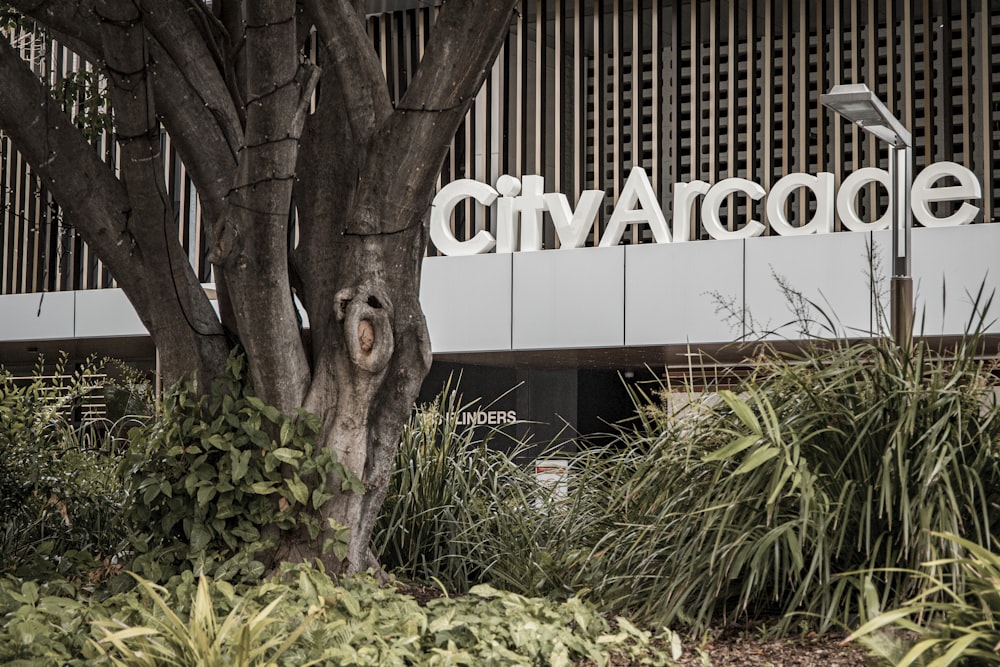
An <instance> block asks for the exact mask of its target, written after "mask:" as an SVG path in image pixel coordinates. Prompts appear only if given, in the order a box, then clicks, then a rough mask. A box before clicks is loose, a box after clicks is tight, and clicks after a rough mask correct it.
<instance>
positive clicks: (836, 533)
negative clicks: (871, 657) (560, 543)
mask: <svg viewBox="0 0 1000 667" xmlns="http://www.w3.org/2000/svg"><path fill="white" fill-rule="evenodd" d="M977 344H978V341H977V340H975V338H970V339H969V340H966V341H965V342H963V343H962V344H961V345H960V346H959V347H958V348H957V349H956V350H955V351H954V354H951V355H947V356H943V355H934V354H932V353H931V351H930V350H929V349H928V348H927V347H926V346H924V345H922V344H917V345H915V346H914V347H913V348H912V349H907V348H898V347H895V346H894V345H892V344H891V343H887V342H883V341H878V342H875V343H871V344H864V345H855V346H850V347H849V346H846V345H833V346H832V347H830V348H829V349H820V348H814V349H812V350H808V351H806V352H805V353H803V354H799V355H791V356H786V355H780V354H777V353H774V354H771V355H768V356H766V357H763V358H761V359H760V360H758V365H757V370H756V371H755V374H754V375H753V376H752V377H751V378H749V379H748V380H747V381H746V382H745V383H743V384H742V385H741V386H740V388H739V391H738V393H725V392H724V393H723V397H724V398H725V401H724V403H722V404H720V405H717V406H707V407H708V408H709V409H710V412H711V417H710V419H708V420H696V421H695V422H694V423H693V424H692V425H691V428H690V429H689V431H688V433H687V436H686V438H684V439H682V440H675V439H673V438H663V439H656V438H655V432H654V433H651V434H648V435H643V439H644V440H645V441H648V440H649V435H652V436H653V444H652V446H648V445H645V443H644V444H643V446H644V447H645V446H648V453H647V454H646V455H645V456H644V459H643V461H642V462H641V464H640V466H639V468H638V469H637V472H636V474H635V475H633V476H631V477H630V478H628V479H627V480H626V483H625V484H624V485H623V486H622V487H621V489H620V491H619V492H618V493H617V494H615V496H614V497H613V499H612V501H611V507H612V508H614V511H615V512H618V513H620V516H619V518H618V519H617V520H616V524H617V525H616V527H615V529H614V530H613V531H612V532H611V533H610V534H609V535H608V537H607V538H606V540H605V541H604V542H603V543H602V545H601V548H595V549H594V551H593V552H592V554H591V559H590V561H591V562H590V565H589V567H590V569H591V570H592V573H591V575H590V583H591V585H594V586H595V592H596V594H597V595H599V596H600V597H601V598H602V599H603V600H604V601H605V602H606V603H608V604H611V605H613V606H615V607H619V608H620V607H626V608H630V609H633V610H634V611H635V612H636V613H638V614H639V615H640V617H641V618H644V619H646V620H650V621H653V620H655V621H656V622H658V623H659V622H666V623H670V622H676V621H683V622H685V623H689V624H692V625H693V626H694V627H696V628H701V627H704V626H705V624H707V623H709V622H710V621H711V620H712V619H713V618H714V617H716V616H717V615H719V614H721V615H723V616H724V617H726V618H731V617H733V616H734V615H738V614H749V615H751V616H758V615H761V614H774V613H778V614H784V615H786V620H785V621H784V624H783V626H784V627H786V628H787V627H788V625H789V624H790V623H791V617H790V616H788V615H789V614H792V613H796V612H797V613H805V614H808V615H811V616H812V617H814V618H816V619H817V621H818V623H819V626H820V628H824V629H825V628H827V627H829V626H830V625H831V624H834V623H843V624H848V623H851V622H852V619H856V618H859V617H860V618H863V617H864V616H865V614H866V613H867V609H868V606H869V605H868V604H867V601H866V597H865V592H866V582H869V583H871V582H873V583H874V584H876V585H877V587H878V588H879V589H880V590H882V596H883V597H882V600H881V603H882V604H899V603H901V602H902V601H904V600H906V599H908V598H909V597H911V596H913V595H916V594H919V593H920V592H921V591H926V590H927V581H928V580H926V579H924V580H921V579H914V578H912V577H910V576H908V575H906V574H904V573H902V570H912V569H915V568H916V567H917V566H918V565H919V564H920V563H921V562H923V561H933V562H935V563H936V565H935V566H934V567H935V570H934V572H933V574H934V576H939V575H941V574H943V573H944V571H946V570H949V571H950V572H951V575H952V576H953V581H954V582H956V585H959V586H960V582H961V576H960V570H961V567H960V565H959V563H958V562H956V561H950V560H947V558H946V557H948V556H952V555H954V546H953V543H951V542H949V541H948V540H945V539H943V538H941V537H940V535H939V534H940V533H953V534H961V535H964V536H966V537H967V538H968V539H969V540H971V541H972V542H974V543H976V544H980V545H985V544H989V541H990V539H991V536H992V535H994V534H995V530H996V526H995V525H994V523H993V522H994V520H995V519H994V516H993V514H992V511H991V508H992V505H993V502H994V501H995V493H996V489H997V488H998V486H997V481H998V475H997V442H998V439H1000V419H998V415H1000V412H998V408H997V404H996V397H995V394H994V393H993V384H994V381H993V376H992V374H991V371H992V367H991V366H990V364H988V363H987V362H984V361H981V360H980V359H979V358H978V357H977V347H978V346H977ZM649 425H650V426H653V427H655V420H654V421H652V422H650V424H649ZM665 432H668V431H667V430H665ZM623 445H624V446H625V447H629V446H630V436H626V437H624V438H623ZM942 557H945V559H944V560H939V559H940V558H942ZM601 572H603V575H602V576H601V578H600V579H599V580H598V579H597V577H596V576H595V574H600V573H601Z"/></svg>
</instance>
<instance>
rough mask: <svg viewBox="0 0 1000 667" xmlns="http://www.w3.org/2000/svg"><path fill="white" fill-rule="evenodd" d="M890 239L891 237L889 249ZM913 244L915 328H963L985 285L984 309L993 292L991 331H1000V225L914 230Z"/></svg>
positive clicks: (953, 331) (952, 330)
mask: <svg viewBox="0 0 1000 667" xmlns="http://www.w3.org/2000/svg"><path fill="white" fill-rule="evenodd" d="M887 236H888V235H887ZM890 243H891V242H890V241H889V240H888V238H887V240H886V249H887V251H888V250H889V245H890ZM912 243H913V255H912V261H911V271H912V273H913V293H914V312H915V313H916V322H915V324H914V330H915V331H917V332H919V331H920V330H921V328H923V330H924V332H925V333H926V334H927V335H931V336H933V335H939V334H942V333H948V334H956V333H962V332H964V331H965V329H966V327H967V325H968V323H969V319H970V316H973V315H974V310H975V308H974V305H973V304H974V302H975V300H976V294H977V292H978V291H979V288H980V285H982V287H983V298H982V302H983V303H981V304H980V306H979V307H980V308H982V307H983V306H985V301H987V300H988V299H989V297H990V296H991V295H993V296H994V299H993V306H992V308H991V314H987V317H986V320H985V323H986V324H988V325H989V326H988V327H987V329H986V331H988V332H991V333H997V332H1000V322H998V321H997V318H998V316H1000V225H967V226H964V227H950V228H938V229H928V228H919V229H914V230H913V236H912ZM886 266H888V264H886ZM887 284H888V282H887ZM974 319H976V320H978V318H974Z"/></svg>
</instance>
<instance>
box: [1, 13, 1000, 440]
mask: <svg viewBox="0 0 1000 667" xmlns="http://www.w3.org/2000/svg"><path fill="white" fill-rule="evenodd" d="M369 10H370V12H371V15H370V17H369V32H370V35H371V38H372V41H373V43H374V44H375V46H376V48H377V50H378V51H379V53H380V54H381V58H382V63H383V68H384V71H385V74H386V79H387V82H388V85H389V88H390V91H391V93H392V95H393V96H394V97H395V98H396V99H398V98H399V96H400V95H401V94H402V91H403V90H405V87H406V84H407V82H408V80H409V77H410V75H411V73H412V71H413V70H414V68H415V65H416V63H417V62H419V59H420V55H421V52H422V46H423V44H424V43H425V42H426V39H427V37H428V35H429V34H430V33H431V32H432V31H433V23H434V14H435V11H436V9H435V7H434V6H432V5H430V4H429V3H426V2H415V1H414V2H408V1H407V0H395V1H388V0H387V1H383V2H370V3H369ZM19 44H20V46H21V48H22V49H29V50H32V51H31V53H32V54H33V60H34V61H35V62H36V63H38V67H39V68H40V70H39V71H40V72H42V73H45V74H47V75H48V76H50V77H51V78H52V80H53V82H54V83H55V82H57V81H59V80H62V79H66V78H68V79H70V80H72V79H73V77H74V74H73V73H74V72H79V71H81V70H82V71H87V70H88V68H89V66H88V65H87V64H86V63H82V62H81V61H80V60H79V59H78V58H75V57H74V56H73V55H72V54H70V53H68V52H67V51H65V50H64V49H62V48H60V47H59V45H58V44H54V43H52V42H51V41H49V40H45V39H44V38H42V37H40V36H30V35H28V36H23V37H22V38H20V43H19ZM36 51H37V53H36ZM862 82H863V83H865V84H867V85H868V87H869V88H871V89H872V90H873V91H874V92H875V93H876V94H877V95H878V96H879V97H880V98H881V99H882V100H884V101H885V103H886V105H887V106H888V108H889V110H890V111H891V112H892V113H893V114H894V115H896V116H897V117H898V118H899V119H900V120H901V121H902V123H903V124H904V125H905V126H906V127H907V128H908V129H909V130H910V131H911V133H912V136H913V148H912V155H913V173H914V175H915V182H914V185H915V186H917V189H915V190H914V204H915V207H914V210H915V219H916V222H915V228H914V231H913V248H912V256H911V259H912V266H913V275H914V281H915V291H916V313H917V322H916V325H915V326H916V327H917V329H918V332H919V333H921V334H923V335H925V336H927V337H929V338H932V339H937V340H941V341H947V340H949V339H951V338H952V337H954V336H956V335H959V334H961V333H962V332H963V331H964V330H965V329H966V328H967V325H968V322H969V321H970V319H975V317H976V314H977V308H979V306H980V305H981V303H979V304H978V305H977V299H976V295H977V294H978V293H980V286H982V287H983V293H985V294H989V293H990V292H991V291H992V290H993V289H994V288H995V287H996V286H997V284H998V282H1000V277H998V276H1000V264H998V259H997V258H998V257H1000V226H995V225H993V224H992V223H993V222H994V219H995V217H996V213H995V212H996V210H997V206H998V205H1000V199H998V195H1000V2H996V1H995V0H918V1H916V2H910V1H909V0H896V1H892V0H881V1H875V0H817V1H816V2H808V3H806V2H798V1H794V0H627V1H626V0H593V1H583V0H523V1H522V3H521V4H520V6H519V9H518V12H517V13H516V15H515V16H514V17H513V19H512V22H511V25H510V30H509V34H508V37H507V41H506V44H505V46H504V48H503V50H502V51H501V53H500V55H499V57H498V59H497V62H496V64H495V65H494V67H493V69H492V71H491V72H490V75H489V77H488V79H487V81H486V84H485V85H484V86H483V89H482V90H481V91H480V93H479V95H478V96H477V98H476V100H475V102H474V104H473V106H472V109H471V110H470V112H469V115H468V118H467V119H466V122H465V123H464V125H463V127H462V128H461V130H460V131H459V133H458V134H457V136H456V137H455V141H454V144H453V146H452V148H451V150H450V151H449V154H448V157H447V159H446V160H445V163H444V165H443V167H442V175H441V180H440V188H441V192H442V193H444V194H445V195H447V194H448V193H451V194H452V195H453V196H451V197H447V196H446V197H444V198H443V199H440V200H437V202H436V203H441V204H442V207H441V208H442V209H445V210H446V211H447V213H448V215H447V216H446V218H444V219H439V220H437V221H436V224H437V227H436V230H437V231H436V234H435V241H436V243H435V244H432V246H431V247H430V248H429V249H428V257H427V258H426V259H425V265H424V277H423V282H422V292H421V298H422V301H423V303H424V307H425V312H426V314H427V318H428V324H429V326H430V330H431V340H432V345H433V348H434V352H435V357H436V362H437V365H436V368H435V369H434V371H433V372H432V376H431V379H430V381H429V385H428V386H429V387H431V386H434V385H435V383H438V382H440V380H441V379H442V377H443V376H444V375H445V374H446V373H448V372H450V371H453V370H457V369H460V368H465V369H466V379H467V380H468V381H469V382H471V383H472V388H469V387H468V386H467V392H466V393H467V394H468V395H470V396H471V395H479V394H482V395H483V398H484V405H485V404H490V403H491V401H493V399H496V398H497V397H498V396H500V395H503V396H504V397H503V398H502V399H499V402H496V403H493V407H492V408H490V410H485V412H491V411H492V412H496V413H498V414H499V413H504V415H505V418H506V416H507V415H509V414H510V413H514V414H515V415H516V417H518V418H521V419H523V418H533V419H536V420H539V421H546V422H548V423H550V424H551V425H552V426H551V429H549V430H548V431H545V429H542V431H544V433H543V435H544V434H554V433H555V431H556V430H558V429H559V428H561V427H562V426H563V423H564V422H565V423H567V424H569V426H570V427H571V428H577V429H579V430H583V431H587V432H589V431H594V430H599V429H600V420H601V419H606V420H613V419H615V418H618V417H620V416H623V414H624V413H627V411H628V407H627V402H626V401H625V399H624V398H623V390H622V389H621V379H620V378H619V374H620V373H626V374H634V373H640V374H641V373H643V372H644V371H643V369H645V368H647V367H650V368H654V369H658V370H662V369H664V368H667V369H681V370H683V369H690V368H692V367H698V368H701V369H705V371H704V372H707V373H708V374H709V375H712V376H715V375H718V374H720V373H721V374H722V375H723V376H725V375H727V374H729V373H730V371H729V370H728V369H729V368H730V367H731V366H732V365H733V364H738V363H739V362H740V361H741V359H742V358H743V356H744V355H745V354H746V347H744V346H741V345H738V344H736V343H739V342H746V341H753V340H760V339H766V340H770V341H772V342H776V343H782V342H784V341H787V340H792V341H794V340H796V339H800V338H802V337H804V336H810V335H839V336H846V337H848V338H867V337H871V336H873V335H879V334H880V333H882V332H884V328H883V326H882V324H881V323H882V321H883V315H884V313H885V311H886V310H887V307H888V304H887V300H886V293H887V285H888V266H889V264H890V263H891V262H890V259H891V258H890V257H889V256H888V253H889V250H888V248H889V241H888V239H889V235H890V232H889V231H887V230H885V229H884V227H885V226H887V225H888V219H887V218H886V217H885V216H886V212H887V210H888V205H889V188H888V187H887V181H886V179H887V178H888V175H887V169H888V161H889V153H888V147H887V145H886V144H885V143H884V142H881V141H879V140H878V139H876V138H875V137H873V136H871V135H869V134H866V133H865V132H863V131H862V130H861V129H860V128H858V127H857V126H852V125H850V124H848V123H847V122H845V121H844V120H843V119H841V118H840V117H838V116H837V115H836V114H834V113H833V112H831V111H829V110H828V109H826V108H825V107H823V106H822V104H821V103H820V95H821V94H822V93H825V92H827V91H828V90H829V89H830V88H832V87H833V86H834V85H837V84H842V83H862ZM77 106H78V107H79V109H78V112H80V113H83V112H85V110H86V109H85V106H86V105H85V104H84V103H83V102H82V101H79V103H78V105H77ZM163 142H164V147H165V149H166V150H165V152H164V154H165V155H167V156H168V158H167V160H168V164H167V170H166V171H167V174H168V179H169V183H168V185H169V190H170V192H171V194H172V196H173V199H174V205H175V207H176V210H177V218H178V234H179V238H180V239H181V242H182V244H183V246H184V247H185V249H186V250H187V252H188V256H189V259H190V260H191V262H192V264H193V265H194V266H195V267H196V269H197V270H198V272H199V275H200V276H201V277H202V280H203V281H204V282H205V283H207V284H210V283H211V272H210V269H209V267H208V265H207V262H205V260H204V251H203V245H204V238H203V232H202V227H201V222H200V219H199V208H198V201H197V193H196V192H195V191H194V188H193V185H192V184H191V181H190V178H189V177H188V176H187V173H186V170H185V167H184V165H183V164H182V163H181V162H180V160H179V159H178V158H177V157H176V154H175V153H173V152H172V151H171V150H170V138H169V137H168V136H166V135H164V136H163ZM96 145H97V150H100V151H102V154H103V155H104V156H105V157H106V159H107V160H108V161H109V163H111V164H114V160H115V141H114V137H113V135H109V134H102V135H101V136H100V137H99V138H98V140H97V141H96ZM0 150H2V153H0V186H2V188H3V193H4V194H3V209H2V211H0V213H2V216H3V225H4V256H3V273H2V276H0V313H2V316H0V319H2V321H0V361H3V362H5V363H7V364H9V365H10V364H13V365H17V364H20V363H27V362H28V361H29V359H30V357H31V355H33V353H34V352H35V351H38V350H42V351H45V350H51V349H55V348H65V349H68V350H69V351H70V352H71V353H73V354H76V355H81V354H83V353H85V352H89V351H107V352H114V353H116V354H117V355H118V356H121V357H124V358H126V359H127V360H130V361H132V362H134V363H139V364H147V365H151V364H152V363H153V358H154V354H155V352H154V350H153V348H152V345H151V343H150V342H149V339H148V336H146V334H145V331H144V330H143V329H142V326H141V324H139V322H138V319H137V318H136V317H135V315H134V313H132V312H131V311H130V308H129V306H128V303H127V301H126V300H125V299H124V297H122V295H121V293H120V292H118V291H117V290H115V289H114V279H113V276H111V275H109V274H108V273H107V271H105V270H104V268H103V267H102V265H101V262H100V261H99V259H97V258H96V257H94V256H92V255H91V254H90V253H89V252H88V249H87V248H86V246H85V244H83V243H82V242H81V241H80V240H79V238H78V237H77V236H76V235H75V234H74V232H73V230H72V228H70V227H68V226H66V225H65V224H63V222H62V220H61V217H60V211H59V207H58V203H57V202H54V201H52V200H51V197H49V195H48V194H47V193H46V192H45V191H44V189H43V188H41V187H40V186H39V185H38V182H37V180H36V179H35V178H34V177H33V176H32V173H31V169H30V167H29V166H28V165H26V164H24V163H23V160H21V158H20V156H19V154H18V152H17V147H16V146H14V145H12V144H11V142H10V141H9V140H8V139H7V138H6V137H2V135H0ZM922 174H923V179H922V177H921V175H922ZM970 175H971V181H970V180H969V178H970ZM921 179H922V180H921ZM972 181H974V184H973V183H972ZM475 183H479V184H481V186H477V185H474V184H475ZM463 184H464V185H463ZM449 187H451V189H450V190H449V189H448V188H449ZM948 188H952V191H951V192H950V193H949V191H948ZM477 192H478V193H479V195H476V194H475V193H477ZM588 193H590V194H588ZM486 234H488V236H486ZM992 319H993V318H991V317H990V316H989V314H986V316H985V322H984V324H985V326H986V330H987V332H988V333H989V334H990V336H989V337H988V340H990V341H992V340H993V338H992V336H993V335H994V334H998V333H1000V327H998V326H996V325H994V324H993V323H992ZM994 345H995V343H994ZM720 369H721V370H720ZM476 378H479V379H476ZM508 384H509V386H508V387H505V388H511V387H515V386H516V387H518V389H516V390H515V391H513V392H511V393H505V392H504V391H501V387H503V386H504V385H508ZM476 386H479V387H482V390H481V391H477V389H476ZM595 393H596V394H600V395H603V396H605V397H608V398H607V400H606V401H605V403H607V404H608V405H614V406H616V407H614V408H608V409H607V410H608V411H607V414H600V409H599V408H597V407H595V406H594V405H592V404H591V401H592V400H593V398H592V397H593V396H594V395H595ZM553 415H558V418H555V417H553ZM499 418H500V417H498V416H496V417H491V416H490V415H486V416H485V417H476V419H486V420H489V419H495V420H496V419H499Z"/></svg>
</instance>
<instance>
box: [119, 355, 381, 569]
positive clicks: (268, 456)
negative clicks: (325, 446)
mask: <svg viewBox="0 0 1000 667" xmlns="http://www.w3.org/2000/svg"><path fill="white" fill-rule="evenodd" d="M243 363H244V361H243V357H241V356H238V355H233V356H231V357H230V359H229V361H228V363H227V367H226V372H225V373H224V374H223V375H222V376H220V377H219V378H217V379H216V380H214V382H213V384H212V388H211V391H209V392H200V391H199V390H198V387H197V386H196V384H195V382H194V380H193V379H188V380H185V381H182V382H180V383H178V384H177V385H176V386H175V387H174V388H173V389H171V390H170V391H169V392H168V393H167V394H166V395H165V396H164V399H163V406H162V412H161V414H160V416H159V418H158V419H156V420H155V421H153V422H152V423H150V424H149V425H148V426H147V427H144V428H137V429H133V430H132V431H131V432H130V435H129V437H130V438H131V440H132V449H131V452H130V457H129V461H128V470H127V472H126V479H127V484H128V489H129V494H130V501H131V502H130V505H129V509H128V513H127V517H128V519H129V520H130V522H131V525H132V526H133V527H134V530H135V531H136V535H135V537H134V539H133V546H134V548H135V550H136V552H137V558H136V560H135V563H134V564H133V567H134V568H136V569H137V570H138V571H140V572H141V573H142V574H143V575H144V576H146V577H148V578H150V579H153V580H154V581H164V580H166V579H167V578H169V577H170V576H171V575H173V574H175V573H177V572H180V571H183V570H192V571H196V572H204V573H206V574H213V575H214V576H215V577H216V578H219V579H227V578H233V577H249V578H251V579H253V578H259V577H260V576H261V575H262V574H263V573H264V571H265V563H264V562H263V561H262V560H261V558H265V557H266V554H267V552H268V551H269V550H270V549H272V548H273V547H275V546H276V540H277V531H288V530H293V529H298V528H301V529H303V530H306V531H308V532H309V535H310V536H311V537H312V538H313V539H315V538H316V536H317V535H318V533H319V523H318V519H317V518H315V516H313V515H312V514H311V513H310V512H309V511H306V510H315V509H319V508H320V507H322V506H323V504H324V503H325V502H326V501H327V500H329V499H330V498H331V497H332V495H331V494H329V493H328V492H327V491H325V489H326V488H327V486H326V480H327V479H328V478H329V477H330V476H331V475H335V476H336V477H338V478H339V479H341V480H342V487H343V488H344V490H354V491H358V490H360V488H359V486H360V484H361V482H360V481H359V480H358V479H357V478H356V477H354V476H352V475H350V473H348V471H347V470H346V469H345V468H344V467H343V465H341V464H340V463H339V462H338V461H337V460H336V457H335V456H334V455H333V454H332V453H330V452H327V451H318V450H317V447H316V443H315V434H316V432H317V431H318V429H319V421H318V419H317V418H316V417H315V416H314V415H312V414H310V413H308V412H306V411H305V410H299V411H298V412H297V413H296V415H295V416H293V417H288V416H286V415H283V414H282V413H281V412H280V411H279V410H278V409H277V408H274V407H272V406H269V405H265V404H264V402H263V401H261V400H260V399H259V398H257V397H256V396H255V395H254V394H253V391H252V389H251V388H250V387H249V386H248V385H247V384H246V382H244V380H243V378H242V371H243ZM341 528H342V530H341V532H340V535H341V536H342V537H340V538H339V539H338V540H336V541H330V542H329V543H328V544H326V545H325V546H324V548H325V549H329V550H332V551H333V552H334V553H338V552H341V551H344V550H345V549H346V543H347V533H346V531H347V530H348V529H347V528H346V527H341Z"/></svg>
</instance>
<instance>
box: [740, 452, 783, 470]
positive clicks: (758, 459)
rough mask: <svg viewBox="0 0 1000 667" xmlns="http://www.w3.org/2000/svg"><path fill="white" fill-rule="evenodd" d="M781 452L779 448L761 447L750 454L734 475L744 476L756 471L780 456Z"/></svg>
mask: <svg viewBox="0 0 1000 667" xmlns="http://www.w3.org/2000/svg"><path fill="white" fill-rule="evenodd" d="M780 453H781V450H780V449H778V448H777V447H761V448H760V449H755V450H754V451H753V452H751V453H750V455H749V456H747V457H746V459H744V460H743V463H742V464H740V467H739V468H737V469H736V470H734V471H733V474H734V475H743V474H745V473H748V472H750V471H751V470H756V469H757V468H759V467H760V466H762V465H764V464H765V463H767V462H768V461H770V460H771V459H773V458H774V457H776V456H778V455H779V454H780Z"/></svg>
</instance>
